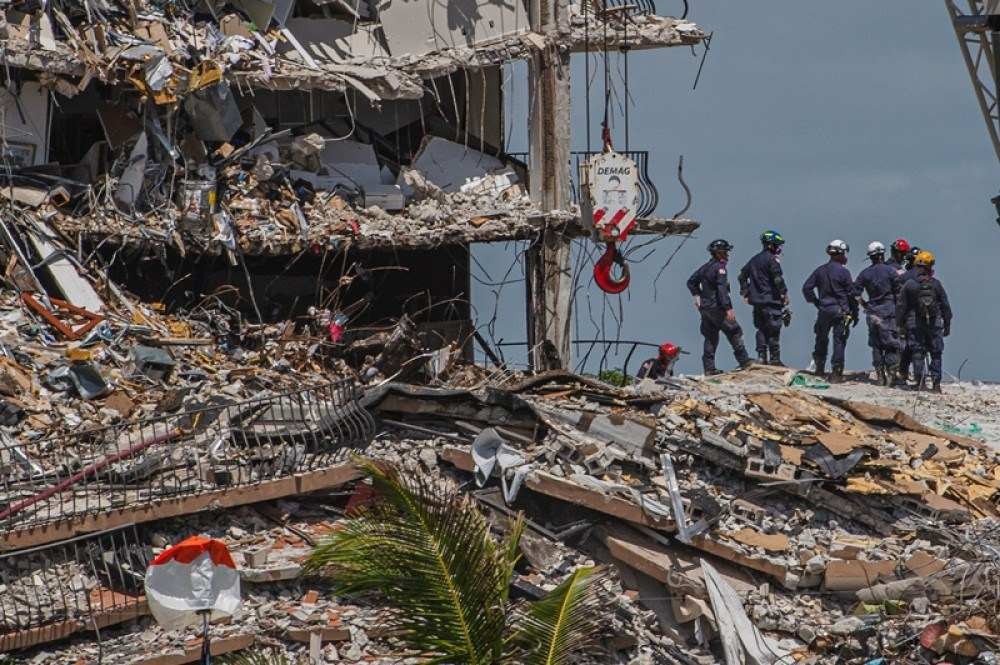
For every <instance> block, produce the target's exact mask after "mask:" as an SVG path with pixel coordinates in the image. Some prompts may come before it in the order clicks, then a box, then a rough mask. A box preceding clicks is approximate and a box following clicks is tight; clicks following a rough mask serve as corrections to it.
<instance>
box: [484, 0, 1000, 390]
mask: <svg viewBox="0 0 1000 665" xmlns="http://www.w3.org/2000/svg"><path fill="white" fill-rule="evenodd" d="M675 5H677V6H675ZM691 5H692V7H691V13H690V15H689V18H690V19H691V20H693V21H695V22H696V23H698V24H699V25H701V26H702V27H703V28H705V29H706V30H707V31H714V32H715V38H714V41H713V42H712V48H711V52H710V53H709V55H708V60H707V62H706V64H705V68H704V72H703V74H702V78H701V82H700V83H699V86H698V89H697V90H695V91H692V90H691V84H692V82H693V80H694V76H695V73H696V71H697V67H698V62H699V58H700V55H701V51H700V48H699V49H698V54H697V55H698V57H695V56H693V55H692V52H691V50H690V49H686V48H676V49H662V50H656V51H644V52H634V53H632V54H631V56H630V62H629V69H630V72H629V76H630V83H631V96H632V99H633V106H632V109H631V147H632V148H633V149H648V150H650V151H651V152H652V167H653V168H652V176H653V178H654V180H655V182H656V184H657V186H658V188H659V191H660V207H659V209H658V211H657V212H658V214H659V215H660V216H664V217H669V216H671V215H673V213H674V212H676V210H677V209H679V207H680V206H681V204H682V198H683V197H682V193H681V190H680V188H679V186H678V185H677V181H676V178H675V169H676V163H677V157H678V155H680V154H683V155H684V158H685V174H686V180H687V182H688V184H689V185H690V186H691V188H692V190H693V192H694V204H693V206H692V208H691V210H690V211H689V213H688V216H690V217H692V218H694V219H696V220H698V221H699V222H701V224H702V227H701V230H700V231H699V232H698V233H697V234H696V235H695V237H694V238H692V239H691V240H689V241H688V242H687V243H686V244H685V245H684V246H683V248H682V249H681V250H680V251H679V252H678V254H677V255H676V257H675V258H674V259H673V261H672V262H671V263H670V265H669V266H668V267H667V268H666V270H665V271H664V272H663V274H662V275H661V277H660V279H659V281H658V282H657V284H656V289H655V290H654V286H653V280H654V277H655V276H656V274H657V272H659V271H660V269H661V267H663V264H664V262H665V261H666V259H667V257H668V256H669V255H670V253H671V252H672V251H673V249H674V248H675V247H676V246H677V244H678V242H679V241H678V240H677V239H667V240H664V241H662V242H661V243H660V244H659V245H657V247H658V248H659V249H658V250H657V252H656V253H655V254H653V255H652V256H651V257H650V258H648V259H647V260H646V261H645V262H644V263H642V264H640V265H634V266H633V267H632V286H631V288H630V289H629V290H628V291H627V292H626V293H625V294H624V295H623V296H622V297H621V298H619V297H617V296H611V297H608V298H605V297H604V296H603V295H602V294H601V293H600V291H598V290H597V289H596V288H595V287H591V286H590V284H591V278H590V271H591V269H592V265H593V264H592V262H590V261H587V262H585V263H584V264H583V273H584V274H583V275H582V278H581V284H583V285H587V288H585V289H581V291H580V292H579V293H578V294H577V298H576V299H575V304H576V306H577V310H578V312H579V317H578V322H579V328H578V330H577V332H576V336H577V337H579V338H589V337H593V336H599V335H600V334H601V333H600V331H599V330H597V329H596V327H595V326H594V325H593V323H592V320H595V321H597V322H598V324H600V323H601V322H602V321H603V323H604V325H606V330H605V334H607V335H608V336H615V335H616V334H617V326H616V324H615V321H614V319H613V317H612V316H611V315H610V313H611V312H612V311H614V312H617V311H618V309H619V306H620V307H621V310H622V311H623V313H624V320H623V324H622V327H621V336H622V338H626V339H629V338H634V339H643V340H647V341H651V342H657V343H659V342H662V341H665V340H671V341H674V342H676V343H679V344H681V345H682V346H683V347H684V348H685V349H686V350H688V351H690V352H691V353H692V355H690V356H686V357H685V358H684V359H683V361H682V363H681V366H680V369H681V371H685V372H700V367H701V363H700V354H701V337H700V335H699V334H698V317H697V314H696V313H695V311H694V310H693V308H692V306H691V303H690V298H689V296H688V294H687V291H686V289H685V287H684V282H685V280H686V279H687V277H688V275H689V274H690V273H691V272H692V271H693V270H694V269H695V268H696V267H697V266H698V265H700V264H701V263H702V262H704V261H705V259H706V256H707V254H706V251H705V246H706V245H707V244H708V242H709V241H710V240H712V239H713V238H716V237H724V238H727V239H729V240H730V241H731V242H733V243H734V244H735V245H736V249H735V251H734V252H733V256H732V258H731V267H732V270H731V272H732V273H733V277H734V279H733V287H734V290H735V288H736V284H735V273H736V272H737V271H738V270H739V268H740V267H741V266H742V265H743V263H744V262H745V261H746V260H747V259H748V258H749V257H750V256H751V255H752V254H753V253H756V252H757V251H759V242H758V240H757V237H758V235H759V234H760V232H761V231H762V230H763V229H766V228H774V229H776V230H778V231H780V232H781V233H782V234H783V235H784V236H785V238H786V239H787V245H786V247H785V254H784V260H783V266H784V269H785V275H786V279H787V281H788V283H789V286H790V288H791V289H792V291H793V296H792V306H793V310H794V319H793V323H792V326H791V328H787V329H785V331H784V333H783V346H784V357H785V361H786V363H789V364H795V365H799V366H805V365H806V364H807V363H808V360H809V356H810V353H811V348H812V339H813V335H812V323H813V317H814V310H813V309H812V308H811V307H810V306H808V305H807V304H806V303H805V301H804V300H803V298H802V296H801V285H802V282H803V281H804V280H805V278H806V277H807V276H808V274H809V272H810V271H811V270H812V269H813V268H814V267H815V266H817V265H819V264H820V263H821V262H823V261H824V260H825V258H826V257H825V255H824V253H823V250H824V248H825V246H826V243H827V242H828V241H829V240H831V239H833V238H843V239H844V240H846V241H847V242H848V243H849V244H850V246H851V250H852V251H851V256H850V263H849V264H848V267H849V268H850V269H851V271H852V273H853V274H855V275H856V274H857V273H858V272H859V271H860V270H861V269H862V268H863V267H864V266H865V265H867V264H868V261H867V259H866V257H865V256H864V247H865V245H867V244H868V242H870V241H871V240H876V239H877V240H881V241H882V242H883V243H885V244H886V245H888V244H889V243H890V242H891V241H892V239H893V238H895V237H897V236H903V237H906V238H907V239H909V240H910V241H911V243H916V244H917V245H920V246H921V247H924V248H927V249H931V250H932V251H933V252H934V253H935V254H936V256H937V261H938V277H939V278H940V279H941V280H942V282H943V283H944V285H945V288H946V289H947V291H948V293H949V295H950V297H951V300H952V305H953V308H954V310H955V322H954V325H953V326H952V335H951V337H949V338H948V340H946V348H945V370H946V372H952V373H954V372H956V371H957V369H958V367H959V365H960V364H961V363H962V361H963V360H965V359H966V358H968V359H969V362H968V364H967V365H966V367H965V369H964V370H963V372H962V376H963V378H983V379H1000V353H998V352H997V351H996V348H997V344H998V339H997V338H998V331H1000V309H998V307H997V303H998V299H997V297H996V293H995V291H996V289H997V288H998V287H1000V268H998V266H997V261H996V259H997V256H998V252H1000V227H998V226H997V224H996V223H995V217H996V214H995V212H994V210H993V207H992V205H991V204H990V201H989V199H990V197H991V196H993V195H994V194H996V193H997V192H998V191H1000V177H998V175H1000V169H998V165H997V162H996V158H995V157H994V155H993V151H992V148H991V146H990V144H989V142H988V140H987V134H986V129H985V127H984V124H983V120H982V118H981V117H980V115H979V112H978V109H977V106H976V102H975V98H974V96H973V92H972V87H971V83H970V82H969V80H968V76H967V74H966V71H965V67H964V65H963V62H962V58H961V54H960V51H959V49H958V45H957V43H956V40H955V36H954V33H953V31H952V29H951V25H950V22H949V19H948V15H947V12H946V10H945V8H944V4H943V3H942V2H934V1H931V2H919V3H918V2H904V1H902V0H895V1H890V2H880V3H868V2H865V3H862V2H857V1H856V0H855V1H850V2H840V3H802V2H792V1H790V0H774V1H771V2H765V3H737V2H731V1H730V2H724V1H723V0H692V2H691ZM657 7H658V10H659V12H660V13H661V14H670V13H674V12H679V11H680V7H679V3H668V2H665V1H664V0H658V2H657ZM596 62H597V63H598V64H599V61H596ZM614 64H615V67H616V68H617V67H618V66H619V63H618V62H615V63H614ZM583 73H584V70H583V58H582V56H580V57H578V58H577V61H575V62H574V79H573V142H574V148H577V149H582V148H584V147H585V137H586V134H585V131H586V126H587V122H586V115H585V113H584V109H585V105H584V94H585V93H584V91H585V77H584V76H583ZM521 75H522V72H521V71H520V70H517V69H515V70H513V75H512V85H513V86H514V87H515V89H514V90H513V91H512V93H513V94H511V95H510V96H511V97H512V99H511V101H510V103H511V111H512V112H511V116H512V117H513V118H514V120H513V125H514V126H513V131H512V133H511V149H512V150H514V149H517V148H519V147H523V135H524V134H523V120H521V118H523V117H524V115H523V100H524V97H525V95H526V89H525V84H524V83H523V81H522V80H521ZM615 78H616V89H617V90H618V91H619V92H620V91H621V90H622V86H621V81H620V78H619V77H618V75H617V74H616V76H615ZM601 94H602V93H601V82H600V76H598V78H597V80H596V81H595V85H594V87H593V90H592V98H591V106H592V117H591V123H590V124H591V127H592V134H593V136H594V140H595V141H596V140H597V137H598V136H599V127H598V125H599V122H600V113H601V111H600V108H601ZM615 112H616V116H617V117H616V119H615V141H616V145H617V146H618V147H622V144H623V142H624V135H623V131H622V129H623V126H622V121H621V117H620V109H619V108H618V107H617V106H616V108H615ZM633 242H636V241H635V240H634V241H633ZM515 253H516V248H515V246H514V245H513V244H512V245H509V246H489V247H487V246H479V247H477V248H476V250H475V254H476V257H477V258H478V259H479V260H480V261H481V262H482V264H483V266H484V267H485V269H486V271H487V272H488V273H489V276H490V277H491V278H492V279H493V280H494V281H500V280H501V279H503V277H504V273H505V271H506V270H507V268H508V266H509V265H510V263H511V261H512V260H513V257H514V255H515ZM477 274H479V276H480V277H481V278H483V279H485V277H483V275H482V273H481V272H477ZM521 276H522V273H521V270H520V267H517V268H515V270H514V272H513V273H512V275H511V276H510V277H508V279H510V278H520V277H521ZM494 290H495V287H487V286H483V285H477V286H476V288H475V289H474V301H475V304H476V306H477V308H478V310H479V314H480V320H481V321H483V320H485V319H488V318H489V316H490V314H491V312H492V309H493V303H494V296H493V291H494ZM523 298H524V287H523V284H521V283H514V284H508V285H506V286H504V287H503V290H502V291H501V302H500V316H499V317H498V320H497V329H496V334H497V337H503V338H504V339H507V340H523V339H524V299H523ZM737 316H738V317H739V320H740V323H741V324H742V326H743V328H744V332H745V334H746V335H747V338H748V347H749V348H750V350H751V353H752V352H753V342H752V335H753V327H752V322H751V315H750V309H749V307H746V306H744V305H743V304H742V303H740V304H739V305H738V307H737ZM866 338H867V334H866V332H865V328H864V323H861V324H860V325H859V326H858V327H857V328H856V329H855V330H854V331H853V333H852V336H851V340H850V344H849V347H848V366H849V368H855V369H862V368H865V367H868V366H870V362H871V359H870V353H869V350H868V348H867V340H866ZM512 351H513V350H511V352H512ZM718 358H719V366H720V367H722V368H727V367H732V366H733V365H734V361H733V358H732V353H731V352H730V350H729V348H728V346H727V345H725V343H723V346H722V348H721V350H720V354H719V356H718ZM636 365H637V363H636V362H635V361H633V368H634V367H635V366H636Z"/></svg>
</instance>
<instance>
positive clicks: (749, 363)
mask: <svg viewBox="0 0 1000 665" xmlns="http://www.w3.org/2000/svg"><path fill="white" fill-rule="evenodd" d="M756 364H757V363H755V362H754V361H752V360H750V359H749V358H747V359H746V360H744V361H743V362H741V363H740V369H750V368H751V367H753V366H754V365H756Z"/></svg>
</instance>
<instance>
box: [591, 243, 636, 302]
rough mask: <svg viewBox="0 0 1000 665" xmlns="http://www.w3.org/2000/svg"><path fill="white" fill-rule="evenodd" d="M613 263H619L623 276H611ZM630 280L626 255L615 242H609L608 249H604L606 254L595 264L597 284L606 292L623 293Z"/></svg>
mask: <svg viewBox="0 0 1000 665" xmlns="http://www.w3.org/2000/svg"><path fill="white" fill-rule="evenodd" d="M613 264H618V267H619V268H620V269H621V277H619V278H618V279H615V278H614V277H612V276H611V268H612V265H613ZM630 280H631V277H630V275H629V270H628V265H627V264H626V263H625V257H624V256H622V253H621V252H619V251H618V248H617V247H616V246H615V243H613V242H609V243H607V249H605V250H604V254H603V255H602V256H601V258H600V259H598V261H597V263H596V264H595V265H594V281H595V282H597V286H599V287H600V288H601V290H602V291H604V292H605V293H621V292H622V291H624V290H625V289H627V288H628V284H629V281H630Z"/></svg>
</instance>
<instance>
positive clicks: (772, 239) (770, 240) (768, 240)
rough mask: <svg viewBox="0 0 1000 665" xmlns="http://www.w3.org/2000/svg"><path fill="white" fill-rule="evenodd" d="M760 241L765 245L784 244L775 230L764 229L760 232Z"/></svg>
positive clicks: (783, 240)
mask: <svg viewBox="0 0 1000 665" xmlns="http://www.w3.org/2000/svg"><path fill="white" fill-rule="evenodd" d="M760 241H761V242H762V243H763V244H765V245H778V246H781V245H784V244H785V239H784V238H782V237H781V234H780V233H778V232H777V231H764V232H763V233H761V234H760Z"/></svg>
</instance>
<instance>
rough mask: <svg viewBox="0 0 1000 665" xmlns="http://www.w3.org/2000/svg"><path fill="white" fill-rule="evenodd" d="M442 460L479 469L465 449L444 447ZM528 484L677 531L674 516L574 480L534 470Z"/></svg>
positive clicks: (542, 491)
mask: <svg viewBox="0 0 1000 665" xmlns="http://www.w3.org/2000/svg"><path fill="white" fill-rule="evenodd" d="M441 459H443V460H444V461H445V462H448V463H449V464H451V465H453V466H455V467H457V468H459V469H461V470H462V471H466V472H468V473H472V472H473V471H474V470H475V464H474V463H473V461H472V455H471V454H470V453H469V452H468V449H465V448H460V447H458V446H445V447H444V448H443V449H442V450H441ZM524 483H525V486H526V487H528V489H530V490H531V491H533V492H538V493H539V494H544V495H545V496H548V497H551V498H553V499H559V500H560V501H566V502H567V503H572V504H574V505H577V506H583V507H584V508H590V509H591V510H595V511H597V512H599V513H604V514H605V515H610V516H611V517H617V518H619V519H623V520H625V521H627V522H632V523H634V524H641V525H643V526H648V527H649V528H651V529H658V530H660V531H673V530H674V522H673V520H671V519H664V520H656V519H654V518H653V516H652V515H648V514H647V513H646V512H645V511H643V509H642V507H641V506H638V505H636V504H634V503H632V502H631V501H626V500H625V499H621V498H619V497H610V496H607V495H604V494H601V493H600V492H596V491H594V490H590V489H587V488H585V487H581V486H580V485H577V484H576V483H574V482H573V481H571V480H566V479H565V478H559V477H558V476H553V475H552V474H549V473H545V472H543V471H532V472H531V473H529V474H528V476H527V478H525V479H524Z"/></svg>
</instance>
